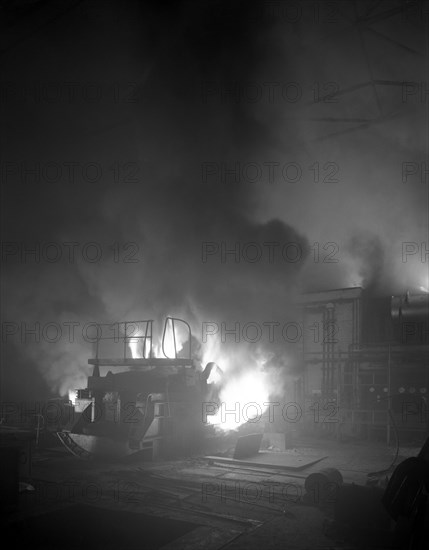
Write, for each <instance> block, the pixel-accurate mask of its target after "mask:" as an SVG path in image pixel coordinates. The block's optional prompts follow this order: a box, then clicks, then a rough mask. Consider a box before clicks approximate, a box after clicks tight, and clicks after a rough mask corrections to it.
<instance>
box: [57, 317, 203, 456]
mask: <svg viewBox="0 0 429 550" xmlns="http://www.w3.org/2000/svg"><path fill="white" fill-rule="evenodd" d="M178 326H179V327H180V330H181V333H182V336H183V332H184V331H185V332H187V338H185V339H183V338H182V342H185V347H186V348H187V349H186V350H184V349H183V348H182V349H180V350H179V349H178V348H179V345H178V341H177V335H178V332H177V330H178ZM152 331H153V320H147V321H127V322H123V323H119V324H116V325H115V334H114V335H113V336H112V330H111V325H98V331H97V337H96V341H95V357H94V358H91V359H89V360H88V363H89V364H90V365H92V366H93V372H92V376H89V377H88V384H87V387H86V388H84V389H79V390H76V399H75V402H74V405H73V415H72V420H71V421H70V422H69V424H68V425H67V426H63V427H62V429H61V430H60V431H58V432H57V435H58V437H59V439H60V440H61V442H62V443H63V445H65V447H66V448H67V449H68V450H69V451H70V452H71V453H73V454H74V455H77V456H79V457H81V458H90V457H102V458H109V459H110V458H113V459H114V458H122V457H125V456H128V455H133V454H135V453H148V454H149V455H150V457H151V458H152V459H155V458H157V457H159V456H172V455H175V454H186V452H189V451H191V450H192V449H195V448H196V447H198V445H199V444H200V443H201V441H202V440H203V439H204V438H205V436H206V435H207V434H208V433H210V432H211V430H212V427H211V426H210V425H208V424H207V423H204V422H203V419H202V414H201V411H202V403H203V402H204V400H205V398H206V395H207V378H208V373H209V371H210V370H211V369H210V368H209V369H206V371H205V372H202V369H201V368H200V365H198V364H197V362H196V361H195V360H193V359H192V358H191V342H192V334H191V328H190V326H189V324H188V323H186V321H183V320H182V319H177V318H173V317H167V319H166V320H165V324H164V330H163V335H162V339H161V343H160V345H158V346H157V345H156V344H154V341H153V332H152ZM106 368H107V369H108V372H107V373H106V374H104V375H103V372H102V371H103V369H106ZM111 369H112V370H114V369H116V370H117V372H116V373H113V372H112V370H111Z"/></svg>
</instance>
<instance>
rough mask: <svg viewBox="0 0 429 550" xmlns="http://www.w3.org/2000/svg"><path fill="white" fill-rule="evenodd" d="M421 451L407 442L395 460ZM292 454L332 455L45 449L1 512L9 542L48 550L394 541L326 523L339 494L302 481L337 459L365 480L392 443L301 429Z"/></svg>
mask: <svg viewBox="0 0 429 550" xmlns="http://www.w3.org/2000/svg"><path fill="white" fill-rule="evenodd" d="M220 447H221V445H220ZM218 450H219V451H223V452H224V451H225V448H223V449H221V448H219V449H218ZM418 451H419V449H418V448H407V449H401V450H400V455H399V456H398V458H397V460H396V464H397V463H399V462H400V461H401V460H403V459H404V458H406V457H408V456H415V455H416V454H417V453H418ZM285 453H286V454H288V455H292V456H300V457H325V458H323V460H321V461H320V462H318V463H317V464H313V465H312V466H309V467H307V468H304V469H300V470H295V471H292V470H291V471H285V470H282V469H269V468H264V467H262V466H260V465H255V467H254V468H253V467H249V466H246V467H245V466H239V465H236V464H234V465H231V464H220V463H219V464H218V463H216V462H210V461H209V460H207V459H206V458H204V456H205V454H204V453H203V454H201V455H199V456H195V457H192V458H189V457H188V458H179V459H176V460H173V461H157V462H147V461H142V460H133V461H129V462H122V463H118V462H116V463H111V462H95V461H84V460H81V459H79V458H75V457H73V456H72V455H69V454H67V452H66V451H65V449H63V448H62V447H49V448H39V449H36V450H35V452H34V454H33V458H32V472H31V477H30V478H29V479H28V480H27V481H28V482H29V485H27V486H25V484H24V483H22V484H21V488H22V492H21V493H20V496H19V504H18V507H16V508H15V509H10V510H8V511H7V513H5V514H3V521H4V524H5V527H4V529H6V532H7V533H8V534H9V535H10V536H11V537H12V538H15V541H16V543H15V544H13V545H12V546H10V547H26V545H28V546H31V547H32V548H41V547H43V548H44V549H47V548H64V549H71V548H73V549H74V548H80V547H82V546H83V545H84V544H88V545H91V546H92V547H93V548H103V550H106V549H109V548H112V549H113V548H115V550H120V549H123V550H131V549H132V548H135V549H137V548H139V549H142V548H144V549H152V548H153V549H156V548H162V549H165V550H167V549H179V548H181V549H187V550H194V549H199V548H204V549H206V550H217V549H220V548H222V549H228V550H238V549H242V548H243V549H244V548H245V549H246V550H251V549H253V548H255V549H258V550H259V549H284V548H288V549H290V550H328V549H331V550H333V549H344V550H355V549H358V548H359V549H361V548H366V549H373V550H376V549H382V548H390V547H391V546H390V544H391V542H390V538H389V537H387V538H383V537H381V539H380V540H378V539H376V538H374V537H372V538H371V537H370V539H362V536H361V535H362V533H353V532H352V531H350V532H344V531H343V532H337V531H335V529H334V530H332V529H329V526H330V525H332V520H333V519H334V509H335V502H334V501H332V502H329V501H328V502H325V503H324V504H323V506H322V505H321V503H320V502H319V500H318V499H317V498H316V497H314V498H308V494H307V495H306V493H305V489H304V482H305V478H306V477H307V476H308V475H309V474H310V473H312V472H315V471H319V470H320V469H322V468H336V469H338V470H340V472H341V474H342V476H343V479H344V482H345V483H346V484H349V483H355V484H357V485H360V486H364V485H365V484H366V482H367V480H368V477H367V474H368V473H370V472H374V471H378V470H383V469H386V468H387V467H388V466H389V465H390V464H391V463H392V460H393V459H394V456H395V449H392V448H389V447H387V446H386V445H385V444H382V443H366V442H359V443H356V442H353V443H340V442H337V441H326V440H314V439H304V438H301V439H300V440H299V441H298V440H297V441H295V447H294V448H292V449H288V450H287V451H285ZM209 454H211V455H212V454H215V453H214V452H213V449H211V450H210V453H209ZM224 454H225V453H224ZM379 481H380V483H381V485H382V483H383V480H382V479H380V480H379ZM380 490H381V489H380ZM334 500H335V499H334Z"/></svg>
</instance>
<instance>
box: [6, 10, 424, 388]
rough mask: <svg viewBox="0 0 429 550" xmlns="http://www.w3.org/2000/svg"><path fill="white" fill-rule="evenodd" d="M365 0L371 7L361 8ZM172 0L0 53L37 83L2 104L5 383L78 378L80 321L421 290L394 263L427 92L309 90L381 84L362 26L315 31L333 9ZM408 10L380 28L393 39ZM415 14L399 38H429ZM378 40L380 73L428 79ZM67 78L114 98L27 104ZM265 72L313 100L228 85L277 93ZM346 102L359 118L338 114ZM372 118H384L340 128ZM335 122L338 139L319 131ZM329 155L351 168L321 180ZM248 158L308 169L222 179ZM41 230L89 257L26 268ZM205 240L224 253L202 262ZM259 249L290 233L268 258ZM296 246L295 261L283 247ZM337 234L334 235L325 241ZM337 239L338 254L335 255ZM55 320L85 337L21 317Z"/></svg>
mask: <svg viewBox="0 0 429 550" xmlns="http://www.w3.org/2000/svg"><path fill="white" fill-rule="evenodd" d="M358 5H360V9H362V10H363V11H364V9H365V5H366V3H358ZM167 6H168V4H166V5H165V7H160V6H158V5H157V4H155V3H153V4H152V5H151V4H150V3H144V5H143V4H139V3H133V2H129V3H128V2H124V3H120V2H111V3H109V4H108V5H106V4H103V3H100V4H97V3H94V4H91V5H88V4H86V3H80V4H77V6H76V7H75V8H74V9H73V10H71V11H69V12H68V13H67V14H66V15H64V16H63V17H60V18H59V19H58V20H57V24H56V26H55V28H54V27H53V26H47V27H45V28H44V31H43V33H36V34H34V35H31V36H29V37H28V38H26V39H25V40H22V38H25V36H24V37H22V36H21V35H20V32H19V25H17V27H16V34H15V36H14V39H13V40H11V43H12V44H13V49H12V50H10V51H7V52H6V53H5V54H4V56H3V66H4V68H5V69H6V70H5V73H6V74H7V78H6V80H7V81H8V82H11V83H13V85H14V86H16V87H18V89H25V90H30V92H26V94H25V95H26V97H25V98H22V97H21V96H20V95H19V94H15V95H14V94H12V95H10V96H7V101H5V102H4V103H5V104H4V105H3V108H4V114H3V119H4V120H5V127H6V128H7V132H8V140H7V142H6V143H4V146H3V151H4V154H3V158H4V159H5V160H6V161H8V162H10V163H16V165H17V166H18V168H17V169H16V170H15V169H14V168H13V169H11V172H5V171H3V174H2V185H3V195H4V201H3V203H4V204H7V209H4V212H3V229H2V233H3V239H2V240H3V241H4V242H8V243H17V247H18V252H17V253H16V254H15V253H13V254H10V255H9V256H7V258H6V260H3V266H4V270H3V278H4V285H3V290H4V297H3V298H4V303H5V304H6V307H5V312H4V314H3V319H4V321H6V322H8V323H12V324H13V326H12V329H11V330H15V328H16V332H14V333H13V334H12V335H9V336H7V339H6V340H7V341H6V342H5V344H4V346H3V348H4V352H3V353H4V359H3V384H2V386H3V387H2V390H3V392H6V394H8V395H11V396H15V395H18V394H19V395H22V394H23V391H25V392H26V393H27V394H31V392H32V391H33V390H34V387H35V386H34V385H33V384H32V380H36V381H37V384H38V385H39V386H40V381H39V374H38V373H40V372H41V373H42V374H43V379H44V380H46V383H47V386H46V388H45V390H46V391H47V392H48V391H50V392H53V393H54V394H55V393H61V394H65V393H66V392H67V390H68V389H70V388H71V387H73V384H75V385H76V384H80V383H83V382H84V379H85V376H86V375H87V374H88V369H87V359H88V355H89V354H90V352H91V345H90V344H88V342H85V341H83V340H82V338H81V327H82V326H83V325H84V324H85V323H87V322H91V321H96V322H115V321H122V320H125V319H136V318H153V319H156V320H157V321H160V320H161V319H163V317H165V316H166V315H169V314H170V315H176V316H180V317H183V318H184V319H186V320H187V321H188V322H189V323H190V324H191V325H192V328H193V331H194V334H195V336H196V337H197V338H199V339H200V337H201V334H200V333H201V326H202V323H203V322H205V321H212V322H216V323H219V324H220V323H222V322H226V323H230V324H231V323H234V322H235V321H239V322H240V323H246V322H252V321H254V322H257V323H262V322H264V321H277V322H279V323H285V322H290V321H294V320H297V317H296V315H297V314H296V312H295V311H294V307H293V303H294V301H295V299H296V296H297V295H298V294H299V293H300V292H302V291H307V290H318V289H320V288H332V287H345V286H353V285H365V286H366V285H367V286H370V285H372V284H375V283H374V282H376V284H377V285H379V283H378V281H385V288H386V289H389V291H390V290H393V289H395V290H396V289H399V288H400V289H401V290H403V286H405V285H409V284H413V275H414V273H415V271H412V270H411V268H410V264H408V265H406V266H401V258H400V254H401V241H403V240H406V241H416V242H421V241H424V240H425V235H426V233H425V231H426V230H427V229H426V227H427V226H426V217H425V216H426V212H427V209H426V205H425V202H424V200H423V199H424V198H425V193H426V187H425V186H424V185H421V184H418V183H415V182H410V183H408V184H404V183H403V182H402V179H401V163H402V162H403V161H409V162H415V163H419V162H420V161H421V159H422V156H423V151H424V148H423V146H422V145H421V144H422V143H423V142H424V139H423V134H422V132H423V130H421V123H420V122H419V121H420V120H421V114H422V113H421V105H419V104H418V102H417V101H416V100H415V98H413V99H414V102H412V101H410V103H409V104H404V102H403V101H402V97H401V92H400V91H399V89H398V87H390V88H388V89H386V88H382V89H381V91H380V94H385V95H384V96H383V95H382V97H381V98H380V101H381V102H382V103H383V106H384V107H383V109H384V111H385V112H383V113H381V115H380V113H379V112H378V111H377V99H376V96H375V95H374V90H372V88H371V87H370V88H368V87H365V88H362V89H358V90H357V91H356V92H354V94H352V96H350V95H347V96H346V95H344V96H338V98H337V99H338V102H334V103H329V102H323V101H322V102H314V94H315V93H316V92H315V89H314V86H315V81H317V83H318V84H317V86H319V84H320V85H321V86H322V87H323V85H324V83H326V82H336V83H337V86H338V89H339V90H343V89H346V88H348V87H350V86H354V85H356V84H358V83H361V82H367V81H369V80H370V77H369V76H368V66H367V64H366V62H365V56H364V54H362V44H361V42H360V38H359V31H358V30H357V29H356V28H353V29H352V30H351V31H349V35H350V37H349V38H348V47H347V48H344V47H340V46H339V44H340V42H339V41H340V39H343V38H341V37H340V34H341V33H340V31H338V32H337V34H336V33H335V32H334V33H333V36H331V38H329V39H327V40H321V41H320V40H319V39H321V38H322V37H323V36H324V35H325V34H329V33H331V34H332V26H330V23H326V24H324V25H314V24H313V23H311V21H310V22H307V23H305V22H304V21H303V22H302V23H291V22H289V21H285V20H284V18H282V17H276V16H273V14H272V13H270V12H268V11H267V10H266V9H265V8H264V9H262V8H261V3H259V4H256V3H251V2H250V3H249V2H237V3H235V4H234V5H233V6H229V5H227V3H224V2H215V3H211V4H210V5H205V4H194V3H187V2H183V3H177V4H174V5H170V6H168V7H167ZM342 10H343V12H342V14H339V15H338V21H339V23H338V25H337V28H340V30H341V32H342V33H344V32H346V34H347V31H346V30H343V27H344V29H347V27H348V26H349V25H350V23H349V22H348V18H349V16H350V13H349V12H348V10H349V7H346V8H342ZM12 15H13V14H12ZM401 16H402V15H401V14H399V15H397V18H398V17H401ZM397 18H396V19H395V18H393V19H391V20H390V22H389V21H385V22H381V23H375V25H379V27H378V30H380V27H383V28H381V30H383V32H385V33H387V34H388V35H390V36H391V35H392V34H393V35H394V34H395V32H396V30H397V27H398V25H399V23H398V21H397ZM407 25H408V26H406V25H405V24H403V25H402V28H405V29H406V30H405V35H406V36H408V35H409V37H410V40H413V41H415V44H413V47H415V48H418V49H422V47H423V46H422V39H423V38H422V37H423V32H422V30H421V29H419V27H418V21H416V20H414V19H413V20H411V21H408V22H407ZM402 32H404V31H402ZM24 35H25V33H24ZM77 36H78V37H79V40H77V39H76V37H77ZM372 40H374V38H373V37H372V38H371V39H370V40H369V41H368V43H367V44H366V49H367V50H368V52H369V53H368V55H369V56H370V57H371V56H373V54H374V55H376V60H375V65H374V67H373V70H374V72H377V71H379V74H377V75H376V77H379V78H380V79H386V80H388V79H390V80H400V81H403V80H410V81H421V80H423V76H422V74H423V73H422V71H423V60H422V66H421V67H415V66H410V64H409V61H408V58H407V55H408V54H407V53H406V51H405V50H401V49H400V48H399V51H396V50H395V46H394V45H392V44H390V45H386V44H385V46H384V49H383V51H382V52H380V50H379V48H377V44H375V43H373V42H372ZM316 42H317V44H316ZM422 51H423V50H422ZM375 52H376V53H375ZM17 59H19V60H20V61H21V66H20V67H19V70H18V68H17V67H18V66H19V64H18V63H17ZM315 75H316V77H315ZM58 82H63V83H64V82H78V83H96V84H98V85H99V86H101V89H102V97H101V99H100V100H99V101H93V102H91V101H83V100H82V99H78V100H76V101H75V102H72V103H70V102H69V101H68V100H66V99H64V100H63V101H37V100H35V99H34V97H35V96H34V94H35V93H36V92H34V89H35V88H36V89H37V86H40V85H43V84H44V83H51V84H53V85H54V84H55V83H58ZM267 82H280V83H283V82H286V83H290V82H293V83H295V85H294V86H295V90H296V89H297V86H299V87H300V88H301V89H302V95H303V97H302V99H300V100H299V101H295V102H293V101H290V100H289V99H287V100H285V99H284V98H283V99H281V98H280V99H276V100H273V101H272V102H270V100H269V99H267V97H265V99H264V97H262V98H261V99H260V100H257V101H255V100H253V99H252V100H249V98H248V97H247V99H246V97H245V96H242V95H240V96H237V95H234V93H236V92H232V94H231V93H230V92H228V91H227V90H230V89H231V88H232V89H233V90H237V86H240V85H241V86H246V85H248V84H250V83H252V85H253V87H254V88H253V89H265V90H266V89H267V87H266V86H265V87H264V83H267ZM31 90H32V91H31ZM118 90H119V92H118ZM290 90H292V88H291V89H290ZM392 90H393V91H392ZM223 91H225V94H223ZM292 91H293V90H292ZM316 91H317V93H319V92H320V93H322V94H323V90H322V91H320V90H319V88H316ZM115 94H116V95H115ZM389 94H390V95H389ZM309 103H310V105H309ZM334 116H335V117H337V118H339V119H344V118H346V117H347V116H348V117H352V118H353V119H356V120H357V119H359V120H361V122H353V123H344V122H341V121H340V122H332V121H331V122H327V119H330V118H333V117H334ZM373 117H381V118H380V124H377V125H374V126H369V127H368V128H366V129H361V130H358V131H353V132H350V133H346V134H343V132H344V131H345V130H350V129H353V128H355V127H356V126H358V125H359V124H365V122H364V121H363V122H362V120H363V119H370V118H373ZM383 117H386V120H384V119H383V120H381V119H382V118H383ZM333 132H341V135H339V136H337V137H332V138H330V139H325V137H326V136H327V135H328V134H331V133H333ZM322 138H323V139H322ZM316 162H318V163H319V165H318V167H319V168H318V170H322V171H323V170H325V172H324V173H323V174H322V176H323V177H325V176H326V175H327V173H326V169H325V168H324V166H325V164H326V163H331V164H330V166H329V170H331V169H332V170H334V172H335V174H337V175H335V177H334V176H332V177H333V179H338V181H336V182H333V183H332V182H325V183H323V182H322V183H315V180H314V177H315V171H314V170H315V167H314V164H315V163H316ZM22 163H24V165H25V166H33V165H34V163H40V164H41V165H47V164H48V163H57V164H59V165H61V166H63V170H64V173H63V178H62V179H61V181H60V182H59V183H58V182H54V183H52V181H51V182H50V181H47V178H43V177H42V178H40V179H37V178H35V177H34V176H32V175H31V174H29V175H26V176H25V177H23V175H22V174H23V173H22ZM67 163H68V165H70V163H77V164H78V173H79V170H80V166H82V165H85V164H90V163H95V164H97V165H98V166H99V167H101V171H102V177H101V178H100V179H99V180H98V181H95V182H90V181H88V179H86V180H85V178H82V177H80V176H76V177H74V178H73V181H70V178H67V176H66V175H65V173H66V170H65V168H64V166H65V164H67ZM127 163H128V165H127V166H126V167H125V168H124V166H125V164H127ZM249 163H253V164H256V165H257V166H258V167H262V168H264V169H265V170H267V165H268V164H269V163H279V164H280V166H282V165H284V164H285V163H293V165H298V166H299V167H300V169H301V170H302V173H303V175H302V177H301V179H300V180H299V181H296V182H290V181H284V178H282V177H281V175H279V173H278V172H276V173H275V175H274V176H273V177H274V180H273V181H269V180H270V178H268V176H267V172H266V171H265V172H264V174H263V176H262V178H260V179H259V180H258V181H256V182H255V181H250V182H249V181H246V179H245V178H243V174H242V173H241V176H240V177H239V181H238V182H237V181H235V176H234V175H232V176H231V175H225V176H222V169H223V168H222V167H226V168H227V169H232V168H234V167H237V164H238V166H239V170H240V169H241V168H242V167H243V166H244V165H246V164H249ZM267 163H268V164H267ZM271 165H272V166H274V165H273V164H271ZM310 167H313V168H310ZM134 169H136V173H135V175H134V176H132V175H131V176H130V174H132V171H133V170H134ZM332 173H333V172H332ZM310 176H311V177H310ZM133 177H134V179H135V181H134V180H133ZM84 180H85V181H84ZM37 242H38V243H51V242H54V243H60V244H61V243H77V245H76V251H77V254H76V257H74V258H73V260H74V261H70V256H68V255H67V254H66V252H64V247H62V250H63V254H62V258H61V260H60V261H55V262H51V261H46V259H45V260H44V259H43V258H42V259H41V260H40V261H35V260H34V257H33V256H31V254H29V255H28V256H27V258H26V261H25V262H24V261H23V260H22V256H21V249H22V248H23V247H27V248H29V249H30V248H32V247H34V243H37ZM93 242H95V243H98V244H99V246H100V247H101V249H102V258H101V259H100V260H99V261H95V262H93V261H88V260H87V259H85V258H82V254H81V250H82V247H83V245H84V244H85V243H93ZM205 243H206V244H205ZM207 243H211V246H212V247H214V248H211V251H212V252H213V251H215V250H216V252H213V253H212V254H210V255H208V256H207V257H204V250H206V251H207V248H206V249H205V248H204V246H206V245H207ZM246 243H256V244H257V245H260V247H261V249H262V250H263V253H264V254H263V256H262V258H261V259H260V260H258V261H249V260H248V259H246V258H245V257H244V258H243V255H242V254H241V253H242V250H243V245H244V244H246ZM263 243H279V247H278V248H276V254H275V255H274V257H273V258H272V261H271V260H270V258H269V255H268V248H267V247H266V246H263V247H262V245H263ZM287 243H293V245H294V247H295V250H298V251H299V252H300V255H299V258H298V259H296V258H295V257H294V256H293V255H292V256H291V257H292V258H293V261H291V259H290V257H287V258H286V260H285V258H284V256H282V254H281V253H280V252H279V251H280V250H281V249H282V246H283V245H284V244H287ZM315 243H318V245H317V246H318V247H320V248H317V247H316V245H315ZM328 243H334V245H336V248H335V246H334V247H333V248H326V249H324V248H323V246H325V245H326V244H328ZM11 246H12V245H11ZM222 247H224V249H225V250H229V251H231V250H234V251H236V250H237V247H238V250H239V252H238V253H239V255H240V257H239V261H236V256H235V255H234V254H236V252H234V254H233V253H229V254H228V255H226V256H225V257H223V256H222ZM10 250H15V249H14V248H13V247H12V248H10ZM67 250H69V249H67ZM253 252H254V249H253V251H252V249H250V248H249V249H248V254H249V257H250V256H251V255H253ZM292 252H293V249H292ZM292 252H291V253H292ZM329 252H332V253H333V257H334V258H335V259H336V260H337V259H338V262H329V261H328V262H326V261H324V259H326V256H327V254H328V253H329ZM414 259H415V258H414ZM129 260H132V261H129ZM223 260H224V261H223ZM418 269H419V270H420V271H421V269H422V266H421V263H420V264H419V265H418ZM420 271H419V277H420ZM420 278H421V277H420ZM415 284H418V283H417V282H416V283H415ZM380 287H381V288H383V287H384V286H383V284H381V285H380ZM50 322H53V323H60V324H61V323H62V324H64V323H66V324H67V323H69V322H76V323H80V325H79V326H78V328H77V330H76V333H77V334H78V337H77V338H76V341H74V342H68V341H67V336H64V335H63V336H62V338H61V339H60V340H59V341H58V342H53V343H52V342H49V341H46V338H45V339H43V337H42V338H41V340H42V341H41V342H35V341H34V337H33V336H32V335H31V334H29V335H27V337H26V338H24V340H25V341H23V337H22V332H23V330H24V329H25V327H32V326H34V324H35V323H40V325H41V326H42V327H43V326H46V324H47V323H50ZM23 323H24V325H25V326H24V327H23ZM63 326H64V325H63ZM261 346H262V348H263V347H264V344H261ZM261 346H259V348H260V347H261ZM282 346H283V344H282V345H280V343H279V344H278V345H272V343H268V342H266V350H265V351H267V352H268V351H269V352H270V353H271V354H274V357H277V358H278V363H279V364H282V365H283V364H284V362H285V359H284V358H283V355H284V346H283V347H282ZM259 348H258V353H259V352H260V351H261V350H260V349H259ZM262 351H264V350H262ZM270 357H271V356H270ZM271 359H272V358H271ZM292 363H293V361H291V364H290V365H289V367H290V370H291V371H293V368H294V367H295V368H296V366H297V365H296V364H294V365H293V364H292ZM17 370H18V372H19V373H20V374H22V377H19V376H17ZM20 379H21V380H25V389H23V387H22V383H21V384H20V385H18V384H19V380H20ZM39 386H38V387H39ZM38 391H42V389H41V388H40V387H39V389H38Z"/></svg>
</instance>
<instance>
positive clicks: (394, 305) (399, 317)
mask: <svg viewBox="0 0 429 550" xmlns="http://www.w3.org/2000/svg"><path fill="white" fill-rule="evenodd" d="M391 315H392V319H393V320H394V321H424V320H428V319H429V294H426V293H425V294H410V292H407V293H406V294H405V295H404V296H392V301H391Z"/></svg>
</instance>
